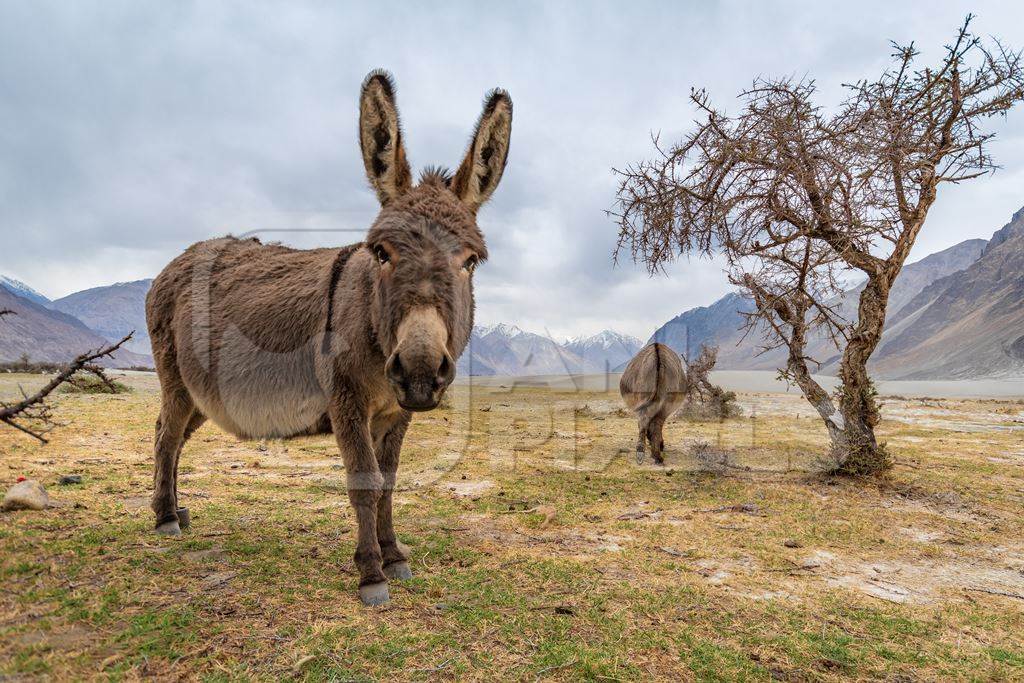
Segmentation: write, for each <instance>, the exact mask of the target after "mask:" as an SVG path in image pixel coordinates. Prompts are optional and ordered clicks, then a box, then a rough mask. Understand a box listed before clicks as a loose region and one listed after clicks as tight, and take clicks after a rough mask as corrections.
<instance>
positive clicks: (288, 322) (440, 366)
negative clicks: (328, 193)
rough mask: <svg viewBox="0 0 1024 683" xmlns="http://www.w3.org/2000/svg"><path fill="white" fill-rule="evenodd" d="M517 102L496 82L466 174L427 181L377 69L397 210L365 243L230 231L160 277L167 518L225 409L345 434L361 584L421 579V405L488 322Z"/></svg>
mask: <svg viewBox="0 0 1024 683" xmlns="http://www.w3.org/2000/svg"><path fill="white" fill-rule="evenodd" d="M511 127H512V100H511V99H510V98H509V96H508V94H507V93H505V92H504V91H502V90H494V91H493V92H491V93H489V94H488V96H487V98H486V101H485V103H484V110H483V114H482V115H481V116H480V120H479V122H478V123H477V126H476V131H475V132H474V134H473V139H472V141H471V142H470V146H469V151H468V152H467V153H466V157H465V159H464V160H463V161H462V164H461V165H460V166H459V168H458V170H457V171H456V173H455V175H454V177H451V178H449V177H448V176H447V174H446V173H445V172H443V171H440V170H427V171H425V172H424V174H423V176H422V177H421V179H420V182H419V184H417V185H415V186H414V185H413V180H412V174H411V172H410V169H409V163H408V161H407V160H406V153H405V148H404V147H403V144H402V130H401V127H400V126H399V121H398V109H397V107H396V104H395V88H394V84H393V82H392V80H391V78H390V76H389V75H388V74H387V73H385V72H383V71H374V72H372V73H371V74H370V75H369V76H367V78H366V80H365V81H364V82H363V86H362V92H361V98H360V103H359V142H360V147H361V150H362V155H363V163H364V164H365V166H366V173H367V176H368V177H369V180H370V184H371V185H372V186H373V189H374V190H375V191H376V193H377V197H378V198H379V199H380V203H381V207H382V208H381V211H380V213H379V214H378V216H377V218H376V220H375V221H374V222H373V225H372V226H371V227H370V230H369V232H368V233H367V235H366V239H365V241H363V242H361V243H358V244H353V245H349V246H347V247H343V248H341V249H311V250H299V249H289V248H287V247H283V246H279V245H263V244H260V242H259V241H257V240H252V239H248V240H243V239H235V238H232V237H226V238H221V239H215V240H209V241H206V242H200V243H197V244H194V245H192V246H191V247H189V248H188V249H187V250H186V251H185V253H183V254H182V255H181V256H179V257H178V258H176V259H174V260H173V261H172V262H171V263H170V264H169V265H168V266H167V267H166V268H165V269H164V270H163V272H162V273H160V275H159V276H158V277H157V278H156V279H155V280H154V281H153V286H152V289H151V290H150V292H149V296H148V297H147V299H146V319H147V323H148V327H149V333H150V336H151V337H152V341H153V358H154V360H155V361H156V369H157V374H158V375H159V377H160V386H161V392H162V405H161V408H160V417H159V419H158V420H157V423H156V445H155V456H156V463H155V472H154V493H153V504H152V507H153V511H154V512H155V513H156V530H157V532H158V533H161V534H170V535H177V534H180V533H181V530H180V529H181V526H182V525H183V524H187V522H188V520H187V518H186V515H184V512H185V510H184V509H181V511H182V513H183V514H182V515H181V516H179V514H178V512H179V507H178V500H177V479H178V458H179V456H180V454H181V449H182V445H183V444H184V443H185V441H186V440H188V438H189V436H190V435H191V434H192V433H193V432H194V431H195V430H196V429H197V428H198V427H199V426H200V425H201V424H203V422H205V421H206V420H207V419H210V420H213V422H215V423H216V424H217V425H219V426H220V427H221V428H222V429H224V430H226V431H228V432H230V433H232V434H235V435H237V436H239V437H242V438H250V439H251V438H271V437H273V438H284V437H290V436H296V435H302V434H315V433H333V434H334V437H335V439H336V440H337V443H338V448H339V449H340V451H341V455H342V457H343V458H344V463H345V470H346V475H347V487H348V496H349V501H350V502H351V504H352V506H353V508H354V509H355V512H356V518H357V520H358V524H359V536H358V541H357V545H356V552H355V562H356V565H357V566H358V567H359V575H360V578H359V595H360V598H361V599H362V601H363V602H364V603H365V604H368V605H376V604H381V603H384V602H386V601H387V600H388V598H389V596H388V586H387V578H386V577H390V578H397V579H403V578H409V577H411V575H412V574H411V572H410V569H409V564H408V562H407V560H408V549H407V548H405V547H404V546H403V545H402V544H401V543H400V542H399V541H398V539H397V538H396V536H395V530H394V527H393V525H392V520H391V494H392V489H393V488H394V485H395V472H396V470H397V469H398V458H399V451H400V450H401V447H402V438H403V437H404V435H405V431H406V428H407V427H408V425H409V421H410V419H411V412H412V411H421V410H430V409H432V408H434V407H436V406H437V404H438V402H439V401H440V399H441V396H442V394H443V393H444V391H445V389H446V388H447V387H448V385H449V384H450V383H451V382H452V380H453V379H454V378H455V359H456V358H458V357H459V355H460V354H461V353H462V350H463V348H464V347H465V346H466V343H467V342H468V340H469V336H470V331H471V329H472V327H473V270H474V268H475V267H476V265H477V264H478V263H479V262H480V261H482V260H484V259H485V258H486V257H487V248H486V246H485V245H484V239H483V237H482V235H481V233H480V229H479V228H478V227H477V224H476V213H477V209H479V208H480V206H481V205H482V204H483V203H484V202H485V201H487V199H488V198H489V197H490V196H491V193H492V192H494V189H495V188H496V187H497V185H498V182H499V181H500V180H501V176H502V172H503V171H504V169H505V160H506V158H507V157H508V150H509V140H510V135H511Z"/></svg>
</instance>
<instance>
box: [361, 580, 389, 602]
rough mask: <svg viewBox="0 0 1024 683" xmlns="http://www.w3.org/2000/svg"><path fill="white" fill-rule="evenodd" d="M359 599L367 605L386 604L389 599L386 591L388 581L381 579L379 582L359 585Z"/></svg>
mask: <svg viewBox="0 0 1024 683" xmlns="http://www.w3.org/2000/svg"><path fill="white" fill-rule="evenodd" d="M359 599H360V600H362V601H363V604H364V605H366V606H367V607H376V606H377V605H386V604H387V603H388V602H389V601H390V600H391V594H390V593H388V582H387V581H381V582H380V583H369V584H366V585H365V586H360V587H359Z"/></svg>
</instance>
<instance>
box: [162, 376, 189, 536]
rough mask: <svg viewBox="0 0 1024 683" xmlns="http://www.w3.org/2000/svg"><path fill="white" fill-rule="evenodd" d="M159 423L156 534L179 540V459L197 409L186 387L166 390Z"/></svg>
mask: <svg viewBox="0 0 1024 683" xmlns="http://www.w3.org/2000/svg"><path fill="white" fill-rule="evenodd" d="M162 400H163V402H162V404H161V406H160V417H159V418H158V419H157V421H156V443H155V444H154V448H153V456H154V458H153V459H154V462H153V501H152V508H153V512H154V514H155V515H156V532H157V533H158V534H161V535H165V536H178V535H180V534H181V527H180V526H179V524H178V512H177V510H178V500H177V498H178V495H177V488H178V481H177V480H178V455H179V454H180V453H181V447H182V445H183V444H184V443H185V431H186V429H187V428H188V426H189V423H190V422H191V421H192V418H193V414H194V413H195V405H194V404H193V402H192V398H191V397H190V396H189V395H188V392H187V391H186V390H185V389H184V387H178V388H169V387H168V388H165V389H164V391H163V396H162Z"/></svg>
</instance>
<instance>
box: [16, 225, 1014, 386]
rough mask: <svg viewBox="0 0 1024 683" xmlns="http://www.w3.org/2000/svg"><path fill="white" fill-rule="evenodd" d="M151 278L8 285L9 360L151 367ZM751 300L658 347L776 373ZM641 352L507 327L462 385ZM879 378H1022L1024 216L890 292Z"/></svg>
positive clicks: (844, 307)
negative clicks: (99, 358)
mask: <svg viewBox="0 0 1024 683" xmlns="http://www.w3.org/2000/svg"><path fill="white" fill-rule="evenodd" d="M151 282H152V280H138V281H135V282H121V283H117V284H114V285H109V286H106V287H95V288H92V289H87V290H84V291H81V292H76V293H74V294H71V295H68V296H66V297H63V298H61V299H57V300H55V301H50V300H49V299H47V298H46V297H45V296H43V295H42V294H40V293H39V292H37V291H36V290H34V289H33V288H32V287H30V286H29V285H27V284H25V283H24V282H21V281H19V280H15V279H12V278H8V277H4V276H0V309H2V308H8V309H12V310H14V311H15V312H16V313H17V315H13V316H6V317H5V318H4V320H3V321H2V322H0V361H10V360H16V359H17V358H19V357H20V356H21V355H22V354H28V355H29V356H30V357H31V358H32V359H34V360H39V361H51V362H52V361H62V360H68V359H70V358H72V357H74V356H75V355H77V354H78V353H81V352H82V351H85V350H87V349H93V348H96V347H98V346H100V345H101V344H103V343H105V342H107V341H116V340H118V339H120V338H122V337H123V336H124V335H125V334H127V333H128V332H129V331H131V330H135V336H134V338H133V339H132V341H131V342H130V345H128V346H127V347H126V348H124V349H122V350H120V351H119V352H118V353H117V354H116V356H115V358H114V359H113V361H111V362H110V363H109V364H112V365H116V366H121V367H123V366H132V365H152V357H151V356H150V355H149V352H150V347H149V338H148V336H147V335H146V322H145V297H146V293H147V291H148V290H149V286H150V284H151ZM862 288H863V284H858V285H854V286H852V287H851V288H850V289H849V290H847V291H846V292H844V293H843V294H841V295H839V296H838V297H836V298H834V299H833V300H831V301H830V302H829V303H830V304H831V305H833V306H834V307H835V309H836V310H837V311H838V312H839V313H840V314H841V315H842V316H843V317H844V318H846V319H847V320H853V319H855V318H856V315H857V301H858V296H859V294H860V291H861V289H862ZM752 310H753V305H752V302H751V301H750V300H748V299H746V298H744V297H743V296H742V295H740V294H738V293H735V292H734V293H730V294H727V295H726V296H724V297H722V298H721V299H719V300H718V301H716V302H714V303H712V304H711V305H709V306H702V307H698V308H693V309H690V310H688V311H685V312H683V313H681V314H680V315H678V316H676V317H675V318H673V319H671V320H669V321H668V322H666V323H665V324H664V325H662V326H661V327H659V328H658V329H657V330H656V331H655V332H654V334H653V335H651V338H650V340H649V341H659V342H662V343H664V344H667V345H668V346H670V347H672V348H674V349H675V350H676V351H678V352H679V353H680V354H681V355H683V356H684V357H690V356H691V355H692V354H694V353H696V352H697V351H698V350H699V349H700V347H701V345H714V346H717V347H718V348H719V354H718V368H719V369H732V370H772V369H775V368H779V367H781V366H782V365H783V363H784V362H785V353H784V351H783V350H781V349H772V350H769V351H763V350H762V349H761V346H762V344H763V342H762V340H761V338H760V335H759V334H758V333H757V332H756V331H754V332H751V333H750V334H746V333H745V331H744V330H743V325H744V322H745V318H744V313H749V312H751V311H752ZM641 346H643V342H642V341H641V340H640V339H637V338H636V337H631V336H629V335H625V334H621V333H619V332H615V331H612V330H605V331H603V332H600V333H598V334H596V335H593V336H581V337H575V338H572V339H569V340H568V341H566V342H560V341H556V340H554V339H552V338H550V337H548V336H545V335H540V334H536V333H533V332H528V331H524V330H521V329H519V328H518V327H516V326H515V325H509V324H498V325H488V326H478V327H475V328H473V332H472V335H471V337H470V341H469V344H468V346H467V348H466V350H465V351H464V352H463V354H462V356H461V357H460V358H459V360H458V371H459V373H460V374H463V375H467V374H469V375H511V376H523V375H562V374H567V373H573V374H575V373H586V374H594V373H603V372H607V371H612V372H615V371H621V370H622V368H623V367H625V365H626V363H627V362H628V361H629V359H630V358H632V357H633V356H634V355H635V354H636V352H637V351H638V350H639V349H640V348H641ZM808 354H809V355H810V356H811V357H812V358H814V359H815V360H816V361H818V362H819V363H820V368H819V371H820V372H821V373H823V374H835V373H836V371H837V362H838V360H839V350H838V349H837V348H836V346H835V345H834V344H833V343H832V342H831V341H830V340H829V339H827V338H826V337H825V336H823V335H817V336H812V337H811V338H810V339H809V340H808ZM870 368H871V370H872V372H873V373H874V374H876V375H877V376H878V377H881V378H889V379H903V378H906V379H931V378H974V377H1011V376H1012V377H1022V376H1024V208H1022V209H1021V210H1020V211H1018V212H1017V213H1015V214H1014V216H1013V218H1012V219H1011V221H1010V222H1009V223H1007V224H1006V225H1005V226H1003V227H1002V228H1001V229H999V230H998V231H996V233H995V234H994V235H993V236H992V238H991V239H989V240H981V239H971V240H966V241H964V242H961V243H959V244H956V245H954V246H952V247H949V248H948V249H944V250H942V251H940V252H937V253H935V254H931V255H929V256H926V257H925V258H923V259H921V260H919V261H916V262H914V263H910V264H908V265H906V266H905V267H904V268H903V271H902V272H901V273H900V275H899V277H898V278H897V279H896V282H895V283H894V284H893V287H892V290H891V292H890V298H889V309H888V316H887V324H886V328H885V332H884V334H883V336H882V341H881V343H880V345H879V347H878V349H877V351H876V352H875V354H874V356H873V357H872V361H871V364H870Z"/></svg>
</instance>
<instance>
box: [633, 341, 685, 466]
mask: <svg viewBox="0 0 1024 683" xmlns="http://www.w3.org/2000/svg"><path fill="white" fill-rule="evenodd" d="M687 385H688V381H687V374H686V370H684V369H683V362H682V360H681V359H680V358H679V355H678V354H677V353H676V352H675V351H673V350H672V349H670V348H669V347H667V346H665V345H664V344H659V343H657V342H655V343H653V344H648V345H647V346H645V347H644V348H642V349H640V351H639V352H638V353H637V354H636V356H634V357H633V360H631V361H629V365H627V366H626V369H625V371H624V372H623V373H622V379H620V380H619V393H620V394H621V395H622V399H623V400H624V401H625V402H626V407H627V408H629V409H630V410H632V411H633V412H635V413H636V416H637V420H638V421H639V427H640V429H639V435H638V436H637V439H636V461H637V462H643V459H644V441H645V440H646V442H647V443H648V444H650V446H651V457H653V458H654V461H655V462H657V463H659V464H661V463H664V462H665V458H664V456H663V455H662V452H663V451H664V450H665V438H664V436H663V435H662V428H663V427H664V426H665V420H666V419H668V417H669V415H671V414H672V413H673V412H675V410H676V408H678V407H679V404H680V403H682V401H683V399H684V398H686V394H687Z"/></svg>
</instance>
